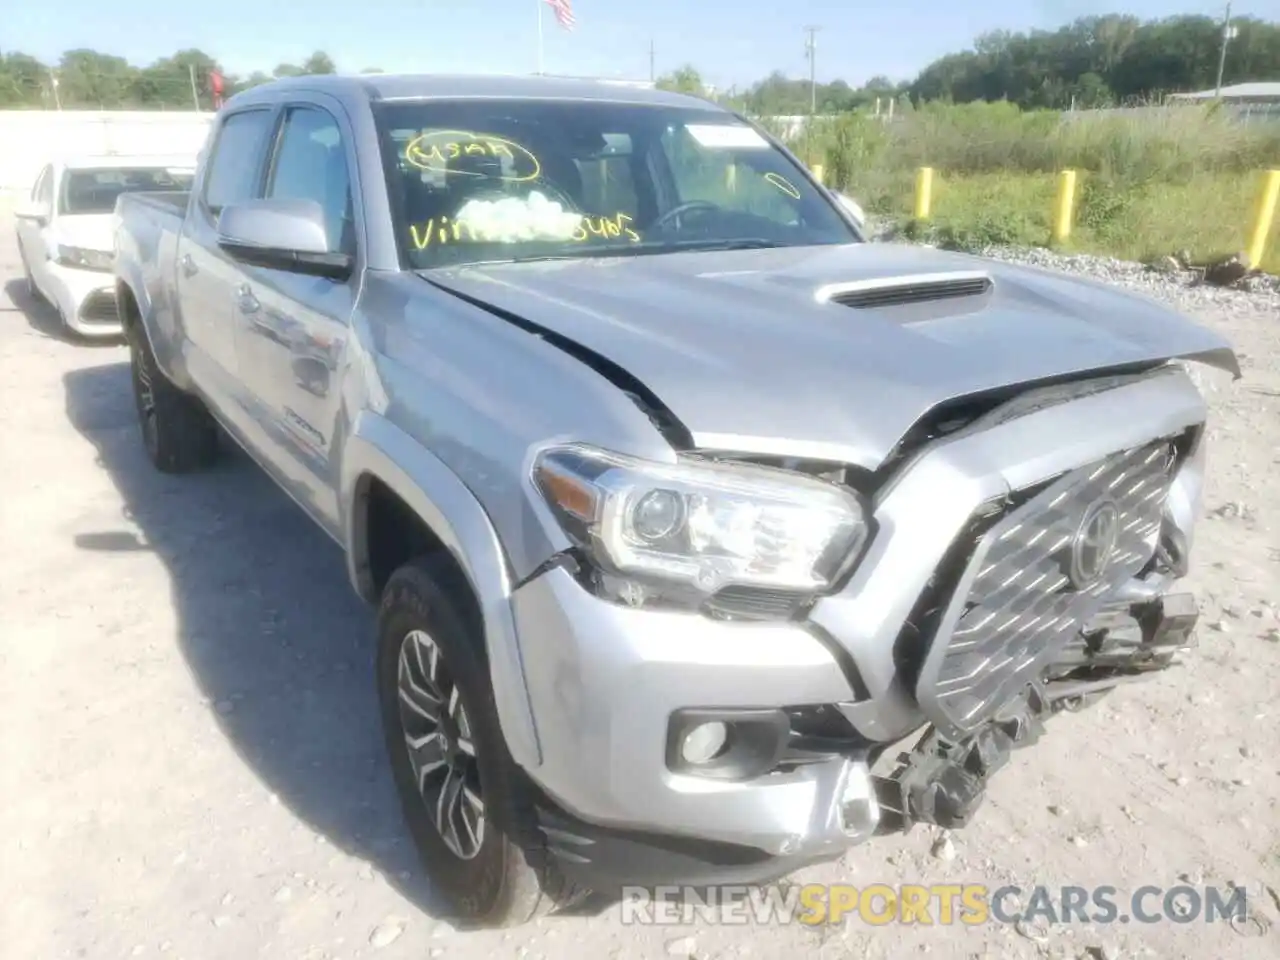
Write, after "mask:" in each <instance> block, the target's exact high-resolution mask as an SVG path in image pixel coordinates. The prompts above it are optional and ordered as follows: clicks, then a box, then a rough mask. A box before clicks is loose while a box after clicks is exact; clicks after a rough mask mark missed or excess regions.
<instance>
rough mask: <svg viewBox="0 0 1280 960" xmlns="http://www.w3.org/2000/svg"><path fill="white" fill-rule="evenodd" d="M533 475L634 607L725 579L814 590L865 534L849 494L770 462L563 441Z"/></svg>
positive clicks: (574, 536)
mask: <svg viewBox="0 0 1280 960" xmlns="http://www.w3.org/2000/svg"><path fill="white" fill-rule="evenodd" d="M534 480H535V482H536V484H537V486H538V489H539V490H540V491H541V492H542V495H543V497H544V498H545V499H546V501H547V502H548V503H549V504H550V505H551V508H552V509H553V511H554V512H555V514H556V517H557V519H558V520H559V522H560V525H561V526H562V527H563V529H564V531H565V533H566V534H567V535H568V536H569V538H570V539H571V540H573V542H574V543H575V544H576V545H577V546H578V547H580V548H581V549H582V551H583V552H584V553H585V554H586V556H587V558H588V559H589V560H590V561H591V563H592V564H593V565H594V566H595V567H596V568H597V570H598V571H599V572H600V573H601V574H602V575H603V577H604V579H605V582H606V584H607V585H608V586H609V590H608V591H607V592H608V593H609V594H610V595H611V598H613V599H618V600H621V601H623V602H627V603H632V604H634V605H640V604H643V603H645V602H647V601H649V600H654V599H662V600H665V601H668V602H680V601H684V602H685V603H692V604H696V603H698V602H700V601H702V600H705V599H707V598H710V597H712V596H713V595H715V594H716V593H717V592H718V591H721V590H723V589H725V588H728V587H733V588H735V589H737V590H747V591H751V590H757V591H764V592H772V593H774V594H787V595H793V596H804V597H810V596H813V595H814V594H817V593H820V592H822V591H823V590H826V589H828V588H830V587H831V586H832V585H833V584H834V583H835V581H836V580H837V579H838V578H839V577H840V575H841V574H842V573H843V572H844V570H845V569H846V568H847V565H848V563H849V561H850V560H851V559H852V558H853V557H854V556H855V555H856V553H857V551H858V548H859V547H860V546H861V545H862V543H863V541H864V540H865V538H866V536H867V521H866V516H865V513H864V511H863V508H862V506H861V504H860V503H859V501H858V499H857V497H856V496H854V494H853V493H852V492H851V491H849V490H848V489H846V488H844V487H840V486H837V485H835V484H832V483H828V482H826V481H823V480H817V479H814V478H812V477H808V476H804V475H802V474H798V473H793V472H791V471H786V470H780V469H776V468H770V467H761V466H756V465H752V464H736V463H721V462H716V461H707V460H694V459H687V460H681V461H680V462H678V463H674V464H672V463H657V462H653V461H647V460H640V459H636V458H633V457H628V456H624V455H621V454H616V453H610V452H607V451H604V450H599V449H595V448H592V447H587V446H584V445H580V444H571V445H568V446H562V447H555V448H552V449H549V450H546V451H544V452H543V453H542V454H541V455H540V456H539V457H538V459H537V461H536V463H535V465H534Z"/></svg>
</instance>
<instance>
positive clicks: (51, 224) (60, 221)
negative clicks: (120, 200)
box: [14, 155, 195, 337]
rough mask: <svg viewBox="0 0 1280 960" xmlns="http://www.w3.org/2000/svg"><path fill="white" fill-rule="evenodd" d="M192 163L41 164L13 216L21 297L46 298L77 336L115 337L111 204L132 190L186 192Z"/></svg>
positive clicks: (105, 160) (83, 160)
mask: <svg viewBox="0 0 1280 960" xmlns="http://www.w3.org/2000/svg"><path fill="white" fill-rule="evenodd" d="M194 171H195V158H194V157H189V156H188V157H154V156H148V157H140V156H118V155H117V156H97V157H78V158H74V159H67V160H60V161H56V162H53V163H49V164H46V165H45V168H44V169H43V170H41V171H40V175H39V176H38V177H37V178H36V182H35V185H34V186H33V187H32V188H31V193H30V195H29V196H28V197H27V198H26V199H25V200H23V201H22V202H21V203H20V204H19V205H18V208H17V209H16V210H15V211H14V213H15V216H16V217H17V221H18V253H19V256H21V257H22V266H23V271H24V272H25V274H26V281H27V292H28V293H29V294H30V295H31V296H32V297H33V298H36V299H43V300H47V301H48V302H49V303H51V304H52V305H53V307H54V309H56V310H57V311H58V316H59V318H60V319H61V320H62V324H63V326H64V328H65V329H66V330H68V331H70V332H72V333H76V334H79V335H80V336H83V337H115V336H119V335H120V333H121V332H122V329H123V328H122V327H121V325H120V318H119V316H118V315H117V312H116V296H115V279H114V277H113V276H112V273H111V267H112V263H113V261H114V259H115V249H114V243H115V208H116V198H117V197H118V196H120V194H122V193H129V192H132V191H135V190H149V191H162V190H187V189H189V188H190V186H191V179H192V176H193V174H194Z"/></svg>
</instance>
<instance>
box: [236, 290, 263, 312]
mask: <svg viewBox="0 0 1280 960" xmlns="http://www.w3.org/2000/svg"><path fill="white" fill-rule="evenodd" d="M260 306H262V305H261V304H260V303H258V298H257V297H255V296H254V295H253V291H252V290H250V289H249V285H248V284H247V283H242V284H240V286H238V287H236V309H237V310H239V311H240V312H241V313H257V312H258V308H259V307H260Z"/></svg>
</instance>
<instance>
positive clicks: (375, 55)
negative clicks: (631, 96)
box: [0, 0, 1280, 86]
mask: <svg viewBox="0 0 1280 960" xmlns="http://www.w3.org/2000/svg"><path fill="white" fill-rule="evenodd" d="M573 2H574V9H575V11H576V13H577V16H578V26H577V28H576V29H575V30H574V31H573V32H572V33H567V32H565V31H564V30H562V29H561V28H560V27H559V26H558V25H557V24H556V23H555V20H554V18H553V17H552V16H551V11H550V8H546V10H545V13H544V17H543V27H544V35H545V43H544V57H545V68H546V70H547V72H549V73H567V74H578V75H594V76H626V77H634V78H646V77H647V76H648V74H649V41H650V39H652V40H653V42H654V45H655V48H656V52H657V58H656V61H657V70H658V73H659V74H661V73H662V72H664V71H666V70H670V69H672V68H674V67H676V66H678V65H680V64H681V63H685V62H690V63H693V64H694V65H695V66H697V67H698V68H699V69H700V70H701V71H702V73H703V75H704V77H705V78H706V79H707V80H708V81H709V82H712V83H716V84H718V85H720V86H729V85H731V84H746V83H749V82H751V81H752V80H755V79H757V78H759V77H761V76H763V75H765V74H766V73H768V72H769V71H771V70H773V69H779V70H782V71H783V72H785V73H787V74H790V75H794V76H804V75H807V72H808V66H807V64H806V61H805V56H804V34H803V27H804V26H805V25H806V24H817V25H820V26H821V28H822V29H821V31H820V32H819V34H818V75H819V79H822V80H830V79H835V78H836V77H843V78H844V79H846V80H848V81H849V82H850V83H853V84H854V85H857V84H858V83H860V82H862V81H864V80H866V79H867V78H868V77H871V76H874V75H876V74H885V75H887V76H889V77H891V78H894V79H908V78H910V77H912V76H914V75H915V73H916V72H917V71H918V70H919V69H920V68H921V67H922V66H924V65H925V64H926V63H928V62H929V61H930V60H932V59H933V58H935V57H937V56H939V55H941V54H943V53H948V52H951V51H953V50H957V49H961V48H963V47H965V46H967V45H968V43H969V42H970V41H971V40H972V38H973V37H974V36H975V35H976V34H978V33H980V32H982V31H984V30H989V29H994V28H1005V29H1013V30H1024V29H1028V28H1033V27H1056V26H1058V25H1060V24H1062V23H1065V22H1067V21H1069V20H1071V19H1073V18H1074V17H1077V16H1083V15H1088V14H1097V13H1106V12H1111V11H1113V10H1116V9H1120V10H1121V11H1123V12H1127V13H1133V14H1136V15H1138V16H1140V17H1143V18H1147V17H1157V16H1165V15H1169V14H1174V13H1207V14H1211V15H1213V16H1220V15H1221V10H1222V5H1221V4H1220V3H1213V2H1201V0H1127V2H1121V3H1115V2H1114V0H1113V2H1107V0H984V2H970V3H963V2H961V3H957V2H954V0H889V2H884V0H783V2H778V0H635V2H627V0H573ZM4 5H5V6H7V7H8V9H7V10H6V11H5V13H4V21H5V22H4V34H3V36H0V45H3V47H4V49H6V50H14V49H18V50H23V51H25V52H27V53H31V54H33V55H35V56H38V57H40V58H41V59H44V60H46V61H49V60H54V59H56V58H57V56H58V55H59V54H60V53H61V52H62V51H63V50H65V49H69V48H74V47H81V46H83V47H93V48H96V49H98V50H102V51H104V52H110V53H114V54H118V55H120V56H123V57H125V58H127V59H129V60H130V61H133V62H135V63H148V62H150V61H151V60H154V59H156V58H157V57H161V56H165V55H167V54H169V53H171V52H172V51H174V50H177V49H181V48H185V47H200V48H201V49H203V50H205V51H207V52H209V53H211V54H212V55H214V56H215V57H217V58H218V59H219V60H220V61H221V62H222V63H223V64H224V65H225V66H226V68H227V69H228V70H229V71H231V72H233V73H247V72H249V71H251V70H255V69H261V70H266V71H270V70H271V68H272V67H274V66H275V65H276V64H277V63H280V62H281V61H294V62H296V61H299V60H301V59H303V58H304V57H305V56H306V55H307V54H309V53H310V52H311V51H313V50H316V49H322V50H325V51H327V52H328V53H329V54H330V55H331V56H332V57H333V58H334V59H335V60H336V61H337V64H338V67H339V69H340V70H343V71H348V70H349V71H356V70H359V69H361V68H362V67H371V66H377V67H382V68H383V69H385V70H388V71H408V72H464V73H491V72H498V73H529V72H532V71H534V70H535V69H536V62H537V39H536V38H537V8H538V6H539V5H540V0H357V2H354V3H353V2H351V0H274V2H273V0H213V2H211V3H197V2H190V0H188V2H187V3H185V4H182V5H178V4H175V3H174V2H173V0H112V2H110V3H103V2H102V0H30V2H25V3H24V2H22V0H6V2H5V4H4ZM1234 7H1235V11H1236V13H1238V14H1251V15H1254V16H1259V17H1263V18H1266V19H1280V0H1245V2H1237V3H1236V4H1235V5H1234ZM180 10H182V12H179V11H180ZM270 36H275V37H277V38H278V39H277V40H275V41H270V40H268V39H267V38H268V37H270Z"/></svg>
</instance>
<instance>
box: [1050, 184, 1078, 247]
mask: <svg viewBox="0 0 1280 960" xmlns="http://www.w3.org/2000/svg"><path fill="white" fill-rule="evenodd" d="M1075 198H1076V172H1075V171H1074V170H1063V171H1062V172H1061V173H1060V174H1058V200H1057V202H1056V203H1055V204H1054V206H1053V239H1054V240H1055V241H1057V242H1058V243H1062V241H1064V240H1066V239H1067V237H1069V236H1071V219H1072V218H1071V211H1072V206H1073V204H1074V203H1075Z"/></svg>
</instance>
